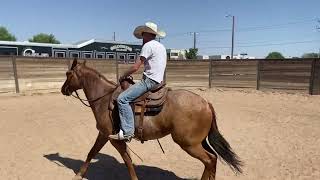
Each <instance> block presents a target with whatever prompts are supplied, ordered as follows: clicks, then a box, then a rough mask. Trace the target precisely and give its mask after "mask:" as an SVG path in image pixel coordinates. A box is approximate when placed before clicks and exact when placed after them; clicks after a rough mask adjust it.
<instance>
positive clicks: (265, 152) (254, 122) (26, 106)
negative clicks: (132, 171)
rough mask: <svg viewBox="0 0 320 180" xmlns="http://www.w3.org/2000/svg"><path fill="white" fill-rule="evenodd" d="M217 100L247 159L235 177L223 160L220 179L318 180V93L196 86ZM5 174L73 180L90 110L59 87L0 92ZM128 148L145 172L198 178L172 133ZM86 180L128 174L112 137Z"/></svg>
mask: <svg viewBox="0 0 320 180" xmlns="http://www.w3.org/2000/svg"><path fill="white" fill-rule="evenodd" d="M194 91H195V92H196V93H199V94H200V95H202V96H203V97H205V98H206V99H208V100H209V101H210V102H212V103H213V105H214V107H215V109H216V112H217V115H218V126H219V128H220V131H221V133H222V134H223V135H224V136H225V138H226V139H227V140H228V141H229V143H230V144H231V146H232V147H233V149H234V150H235V152H236V153H237V154H238V155H239V156H240V157H241V159H242V160H243V161H244V162H245V166H244V168H243V170H244V174H243V175H239V176H235V175H234V174H233V172H232V171H231V170H230V169H229V168H228V167H227V166H226V165H224V164H223V163H221V162H219V163H218V169H217V179H218V180H231V179H239V180H248V179H252V180H271V179H278V180H284V179H290V180H291V179H292V180H296V179H301V180H302V179H303V180H317V179H320V150H319V149H320V108H319V107H320V96H308V95H293V94H283V93H270V92H266V93H264V92H257V91H234V90H232V91H231V90H230V91H229V90H228V91H222V90H217V89H215V90H205V91H200V90H194ZM0 117H1V118H0V179H6V180H9V179H10V180H11V179H14V180H70V179H72V177H73V176H74V171H77V170H78V168H79V167H80V165H81V164H82V162H83V160H84V159H85V157H86V155H87V153H88V151H89V150H90V148H91V146H92V145H93V143H94V140H95V137H96V135H97V130H96V128H95V120H94V117H93V114H92V113H91V111H90V109H88V108H86V107H84V106H83V105H82V104H81V103H80V102H78V101H77V100H76V99H74V98H71V97H64V96H62V95H60V94H43V95H25V96H23V95H20V96H14V95H9V96H1V97H0ZM160 141H161V143H162V145H163V147H164V150H165V152H166V154H162V152H161V150H160V148H159V147H158V144H157V142H156V141H149V142H146V143H145V144H143V145H141V144H140V142H137V141H134V142H132V143H130V147H131V148H132V149H133V150H134V151H135V152H137V153H138V154H139V155H140V156H141V157H142V158H143V160H144V161H143V162H141V161H140V160H139V159H138V158H137V157H135V156H133V160H134V162H135V164H136V171H137V173H138V176H139V177H140V179H152V180H160V179H169V180H173V179H199V178H200V177H201V174H202V171H203V165H202V164H201V163H200V162H199V161H198V160H195V159H193V158H191V157H190V156H188V155H187V154H186V153H185V152H184V151H182V150H181V149H180V148H179V147H178V146H177V145H176V144H174V143H173V141H172V139H171V137H170V136H167V137H165V138H163V139H161V140H160ZM87 178H88V179H89V180H104V179H109V180H110V179H111V180H118V179H128V173H127V170H126V168H125V165H124V164H123V161H122V159H121V157H120V155H119V154H118V153H117V152H116V150H115V149H114V148H113V147H112V146H111V145H110V144H107V145H106V146H105V147H104V148H103V150H102V151H101V152H100V154H99V155H98V156H97V157H96V159H95V160H93V161H92V164H91V167H90V168H89V172H88V174H87Z"/></svg>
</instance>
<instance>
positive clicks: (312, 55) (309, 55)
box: [302, 53, 319, 58]
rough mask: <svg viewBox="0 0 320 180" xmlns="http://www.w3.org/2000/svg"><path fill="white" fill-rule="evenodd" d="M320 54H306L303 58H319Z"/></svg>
mask: <svg viewBox="0 0 320 180" xmlns="http://www.w3.org/2000/svg"><path fill="white" fill-rule="evenodd" d="M318 57H319V54H318V53H304V54H303V55H302V58H318Z"/></svg>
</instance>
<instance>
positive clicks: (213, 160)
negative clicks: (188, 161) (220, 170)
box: [182, 144, 217, 180]
mask: <svg viewBox="0 0 320 180" xmlns="http://www.w3.org/2000/svg"><path fill="white" fill-rule="evenodd" d="M182 149H183V150H185V151H186V152H187V153H188V154H190V155H191V156H192V157H194V158H197V159H199V160H200V161H201V162H202V163H203V164H204V166H205V169H204V171H203V174H202V177H201V180H215V176H216V167H217V157H216V156H214V155H212V154H210V153H208V152H207V151H206V150H205V149H204V148H203V147H202V145H201V144H199V145H196V146H187V147H182Z"/></svg>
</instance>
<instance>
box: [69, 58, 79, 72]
mask: <svg viewBox="0 0 320 180" xmlns="http://www.w3.org/2000/svg"><path fill="white" fill-rule="evenodd" d="M77 64H78V60H77V58H74V59H73V62H72V66H71V70H72V69H73V68H74V67H76V65H77Z"/></svg>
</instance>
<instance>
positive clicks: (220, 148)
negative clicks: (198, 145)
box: [202, 103, 243, 173]
mask: <svg viewBox="0 0 320 180" xmlns="http://www.w3.org/2000/svg"><path fill="white" fill-rule="evenodd" d="M209 106H210V109H211V111H212V115H213V118H212V127H211V130H210V132H209V134H208V137H207V138H206V139H204V140H203V141H202V146H203V147H204V148H205V149H206V150H207V151H208V152H210V153H212V154H215V155H216V156H217V157H221V158H222V159H223V160H224V161H225V162H226V163H227V164H228V165H229V166H230V168H231V169H232V170H233V171H234V172H235V173H242V169H241V166H242V164H243V163H242V162H241V161H240V159H239V157H238V156H237V155H236V153H234V152H233V151H232V148H231V147H230V145H229V143H228V142H227V140H225V139H224V137H223V136H222V135H221V134H220V132H219V130H218V128H217V124H216V115H215V112H214V109H213V107H212V104H211V103H209ZM217 154H218V155H217Z"/></svg>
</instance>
